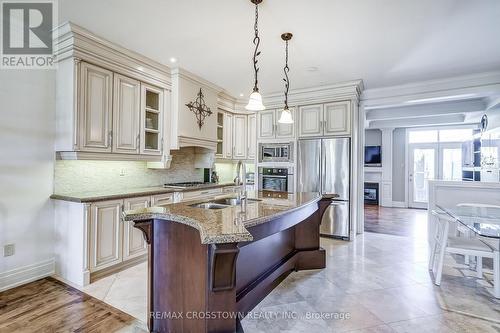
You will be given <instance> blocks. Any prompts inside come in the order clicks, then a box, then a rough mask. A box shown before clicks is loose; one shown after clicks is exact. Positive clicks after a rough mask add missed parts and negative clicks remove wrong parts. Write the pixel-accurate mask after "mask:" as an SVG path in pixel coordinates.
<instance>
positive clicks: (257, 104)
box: [245, 0, 266, 111]
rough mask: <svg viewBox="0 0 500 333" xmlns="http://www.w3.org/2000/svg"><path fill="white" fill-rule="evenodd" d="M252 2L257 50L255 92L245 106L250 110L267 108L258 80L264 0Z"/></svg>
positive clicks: (254, 54)
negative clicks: (262, 4) (261, 14)
mask: <svg viewBox="0 0 500 333" xmlns="http://www.w3.org/2000/svg"><path fill="white" fill-rule="evenodd" d="M250 2H251V3H253V4H254V5H255V25H254V31H255V36H254V38H253V43H254V45H255V51H254V53H253V69H254V73H255V82H254V86H253V92H252V94H251V95H250V98H249V100H248V104H247V106H246V107H245V109H247V110H249V111H262V110H265V109H266V107H265V106H264V104H262V96H261V95H260V93H259V88H258V80H257V74H258V72H259V68H258V67H257V62H258V60H257V57H258V56H259V55H260V51H259V44H260V37H259V28H258V23H259V4H260V3H261V2H262V0H250Z"/></svg>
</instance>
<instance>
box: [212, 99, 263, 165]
mask: <svg viewBox="0 0 500 333" xmlns="http://www.w3.org/2000/svg"><path fill="white" fill-rule="evenodd" d="M256 123H257V121H256V116H255V114H250V115H247V114H242V113H233V112H229V111H224V110H222V109H219V110H218V111H217V130H216V131H217V150H216V152H215V155H216V157H218V158H221V159H228V160H232V159H235V160H246V159H254V158H255V156H256V150H257V149H256V147H257V140H256V137H257V128H256Z"/></svg>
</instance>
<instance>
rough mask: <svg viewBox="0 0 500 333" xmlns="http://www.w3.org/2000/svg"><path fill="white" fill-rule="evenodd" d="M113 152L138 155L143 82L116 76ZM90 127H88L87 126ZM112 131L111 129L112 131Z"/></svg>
mask: <svg viewBox="0 0 500 333" xmlns="http://www.w3.org/2000/svg"><path fill="white" fill-rule="evenodd" d="M113 90H114V92H115V93H114V101H113V122H114V124H113V128H114V129H115V130H114V131H113V151H114V152H116V153H124V154H137V153H138V152H139V141H140V128H141V126H140V120H141V118H140V115H141V112H140V108H141V82H140V81H137V80H134V79H130V78H128V77H126V76H123V75H119V74H115V79H114V88H113ZM87 126H88V125H87ZM110 130H111V129H110Z"/></svg>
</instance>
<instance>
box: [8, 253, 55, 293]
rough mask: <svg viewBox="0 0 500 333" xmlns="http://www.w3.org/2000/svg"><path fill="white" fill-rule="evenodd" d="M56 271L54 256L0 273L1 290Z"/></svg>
mask: <svg viewBox="0 0 500 333" xmlns="http://www.w3.org/2000/svg"><path fill="white" fill-rule="evenodd" d="M54 273H55V261H54V258H52V259H49V260H45V261H41V262H39V263H36V264H33V265H28V266H24V267H20V268H16V269H13V270H10V271H7V272H3V273H0V292H1V291H5V290H7V289H11V288H14V287H17V286H20V285H23V284H26V283H29V282H32V281H35V280H38V279H41V278H44V277H47V276H51V275H53V274H54Z"/></svg>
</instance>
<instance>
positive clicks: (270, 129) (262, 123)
mask: <svg viewBox="0 0 500 333" xmlns="http://www.w3.org/2000/svg"><path fill="white" fill-rule="evenodd" d="M258 115H259V138H261V139H266V138H274V128H275V127H274V125H275V117H274V115H275V113H274V110H267V111H259V112H258Z"/></svg>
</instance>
